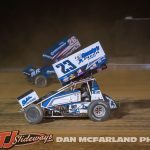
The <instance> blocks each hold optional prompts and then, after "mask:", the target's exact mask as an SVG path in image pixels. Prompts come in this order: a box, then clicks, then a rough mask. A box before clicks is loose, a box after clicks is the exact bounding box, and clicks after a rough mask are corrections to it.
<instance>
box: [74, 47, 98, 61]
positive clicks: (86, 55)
mask: <svg viewBox="0 0 150 150" xmlns="http://www.w3.org/2000/svg"><path fill="white" fill-rule="evenodd" d="M98 53H99V46H96V47H95V48H92V49H91V50H89V51H87V52H85V53H82V54H80V55H78V56H77V57H76V59H77V60H78V61H79V64H80V63H81V62H83V61H84V60H86V59H88V60H89V59H91V58H93V57H95V56H96V54H98Z"/></svg>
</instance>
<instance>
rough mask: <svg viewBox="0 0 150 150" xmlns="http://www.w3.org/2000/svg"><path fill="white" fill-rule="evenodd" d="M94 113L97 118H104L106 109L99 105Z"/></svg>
mask: <svg viewBox="0 0 150 150" xmlns="http://www.w3.org/2000/svg"><path fill="white" fill-rule="evenodd" d="M93 113H94V115H95V116H96V117H98V118H99V117H103V116H104V115H105V113H106V110H105V107H104V106H102V105H97V106H95V107H94V109H93Z"/></svg>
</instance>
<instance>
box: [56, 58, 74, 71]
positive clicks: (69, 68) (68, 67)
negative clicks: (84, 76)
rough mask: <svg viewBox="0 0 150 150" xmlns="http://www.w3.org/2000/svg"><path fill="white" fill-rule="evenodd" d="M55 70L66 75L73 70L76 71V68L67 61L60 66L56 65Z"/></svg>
mask: <svg viewBox="0 0 150 150" xmlns="http://www.w3.org/2000/svg"><path fill="white" fill-rule="evenodd" d="M56 67H57V68H61V71H62V72H63V73H64V74H66V73H68V72H70V71H72V70H74V69H76V68H77V67H76V66H75V65H74V64H73V63H71V62H70V61H69V60H65V61H63V62H62V63H60V64H57V65H56Z"/></svg>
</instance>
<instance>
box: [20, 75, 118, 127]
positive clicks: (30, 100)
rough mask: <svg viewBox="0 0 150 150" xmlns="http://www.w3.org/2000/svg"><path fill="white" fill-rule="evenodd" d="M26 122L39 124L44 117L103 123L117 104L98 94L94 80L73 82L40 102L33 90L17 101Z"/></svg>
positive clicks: (40, 99) (44, 97)
mask: <svg viewBox="0 0 150 150" xmlns="http://www.w3.org/2000/svg"><path fill="white" fill-rule="evenodd" d="M18 101H19V104H20V105H21V107H22V109H21V110H22V111H23V112H24V116H25V118H26V120H27V121H28V122H29V123H31V124H37V123H40V122H41V121H42V120H43V118H45V117H50V118H53V117H89V118H90V119H91V120H93V121H104V120H107V119H108V118H109V116H110V113H111V110H113V109H117V108H118V103H117V102H116V101H115V100H113V99H112V98H111V97H109V96H107V95H105V94H103V93H101V91H100V89H99V86H98V84H97V82H96V79H95V78H86V79H82V80H79V81H74V82H71V83H69V84H67V85H66V86H64V87H62V88H60V89H59V90H57V91H53V92H50V93H48V94H47V95H45V96H43V97H41V98H39V97H38V95H37V93H36V92H35V91H33V90H30V91H28V92H26V93H25V94H23V95H21V96H20V97H18Z"/></svg>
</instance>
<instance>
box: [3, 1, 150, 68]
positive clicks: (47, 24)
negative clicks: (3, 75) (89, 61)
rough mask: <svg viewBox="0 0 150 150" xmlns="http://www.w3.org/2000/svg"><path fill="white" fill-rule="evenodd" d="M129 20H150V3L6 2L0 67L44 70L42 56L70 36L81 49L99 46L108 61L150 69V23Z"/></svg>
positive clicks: (147, 21)
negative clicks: (34, 66)
mask: <svg viewBox="0 0 150 150" xmlns="http://www.w3.org/2000/svg"><path fill="white" fill-rule="evenodd" d="M126 16H133V17H135V18H149V17H150V4H149V1H144V0H136V1H135V0H130V1H127V0H113V1H108V0H49V1H44V0H43V1H24V0H1V1H0V60H1V63H0V67H3V68H5V67H24V66H26V65H28V64H32V63H34V64H37V65H41V63H42V61H43V60H42V57H41V55H42V52H43V50H45V49H46V48H49V47H50V46H52V45H53V44H54V43H56V42H57V41H58V40H60V39H62V38H63V37H66V36H67V37H68V36H71V35H76V36H77V37H78V39H79V41H80V43H81V45H82V48H84V47H86V46H88V45H90V44H92V43H94V42H96V41H100V42H101V44H102V47H103V48H104V50H105V52H106V54H107V55H108V57H109V58H118V57H119V58H122V57H126V58H133V60H134V61H133V62H135V63H149V62H150V61H149V60H150V42H149V40H150V21H149V20H145V21H142V20H141V21H133V20H124V18H125V17H126ZM135 58H136V59H135ZM121 60H123V59H121ZM121 60H120V63H122V61H121ZM127 60H128V59H127ZM114 61H115V59H114ZM127 63H128V61H127Z"/></svg>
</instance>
